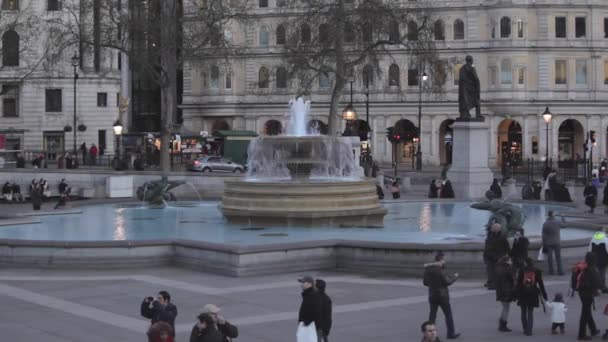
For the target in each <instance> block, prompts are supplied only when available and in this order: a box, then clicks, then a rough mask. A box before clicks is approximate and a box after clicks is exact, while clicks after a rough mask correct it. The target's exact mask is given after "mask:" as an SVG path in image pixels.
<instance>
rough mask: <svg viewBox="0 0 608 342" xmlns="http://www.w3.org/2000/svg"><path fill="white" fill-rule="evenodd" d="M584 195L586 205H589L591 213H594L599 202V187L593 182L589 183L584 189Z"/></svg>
mask: <svg viewBox="0 0 608 342" xmlns="http://www.w3.org/2000/svg"><path fill="white" fill-rule="evenodd" d="M583 196H585V205H586V206H588V207H589V213H590V214H593V211H594V210H595V205H596V203H597V188H596V187H595V186H594V185H593V183H591V182H588V183H587V186H585V189H584V190H583Z"/></svg>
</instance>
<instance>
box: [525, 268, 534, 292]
mask: <svg viewBox="0 0 608 342" xmlns="http://www.w3.org/2000/svg"><path fill="white" fill-rule="evenodd" d="M522 286H523V288H524V290H532V289H534V288H535V287H536V271H534V270H528V271H524V278H523V281H522Z"/></svg>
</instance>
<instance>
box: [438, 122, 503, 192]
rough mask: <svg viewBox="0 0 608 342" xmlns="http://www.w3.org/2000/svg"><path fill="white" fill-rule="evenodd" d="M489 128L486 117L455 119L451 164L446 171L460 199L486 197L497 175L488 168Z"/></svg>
mask: <svg viewBox="0 0 608 342" xmlns="http://www.w3.org/2000/svg"><path fill="white" fill-rule="evenodd" d="M488 128H489V124H488V123H487V122H484V121H456V122H454V124H453V125H452V130H453V137H454V146H453V150H452V155H453V158H452V167H451V168H450V170H449V171H448V173H447V176H448V179H449V180H450V181H451V182H452V187H453V188H454V195H455V197H456V198H459V199H480V198H484V194H485V192H486V191H487V190H488V189H489V188H490V185H491V184H492V179H493V178H494V175H493V174H492V171H490V169H489V168H488Z"/></svg>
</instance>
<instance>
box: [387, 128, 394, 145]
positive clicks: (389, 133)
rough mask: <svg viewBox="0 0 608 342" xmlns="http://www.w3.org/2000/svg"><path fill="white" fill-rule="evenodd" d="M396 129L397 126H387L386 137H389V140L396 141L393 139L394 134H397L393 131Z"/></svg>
mask: <svg viewBox="0 0 608 342" xmlns="http://www.w3.org/2000/svg"><path fill="white" fill-rule="evenodd" d="M394 130H395V128H394V127H389V128H387V129H386V138H387V139H388V141H390V142H395V141H394V140H393V139H394V136H395V135H394V134H393V131H394Z"/></svg>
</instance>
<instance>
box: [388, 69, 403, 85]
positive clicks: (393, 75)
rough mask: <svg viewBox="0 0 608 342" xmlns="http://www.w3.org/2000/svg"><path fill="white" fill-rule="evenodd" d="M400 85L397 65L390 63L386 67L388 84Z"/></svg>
mask: <svg viewBox="0 0 608 342" xmlns="http://www.w3.org/2000/svg"><path fill="white" fill-rule="evenodd" d="M400 85H401V81H400V80H399V66H397V64H392V65H391V66H390V67H389V68H388V86H389V87H399V86H400Z"/></svg>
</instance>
